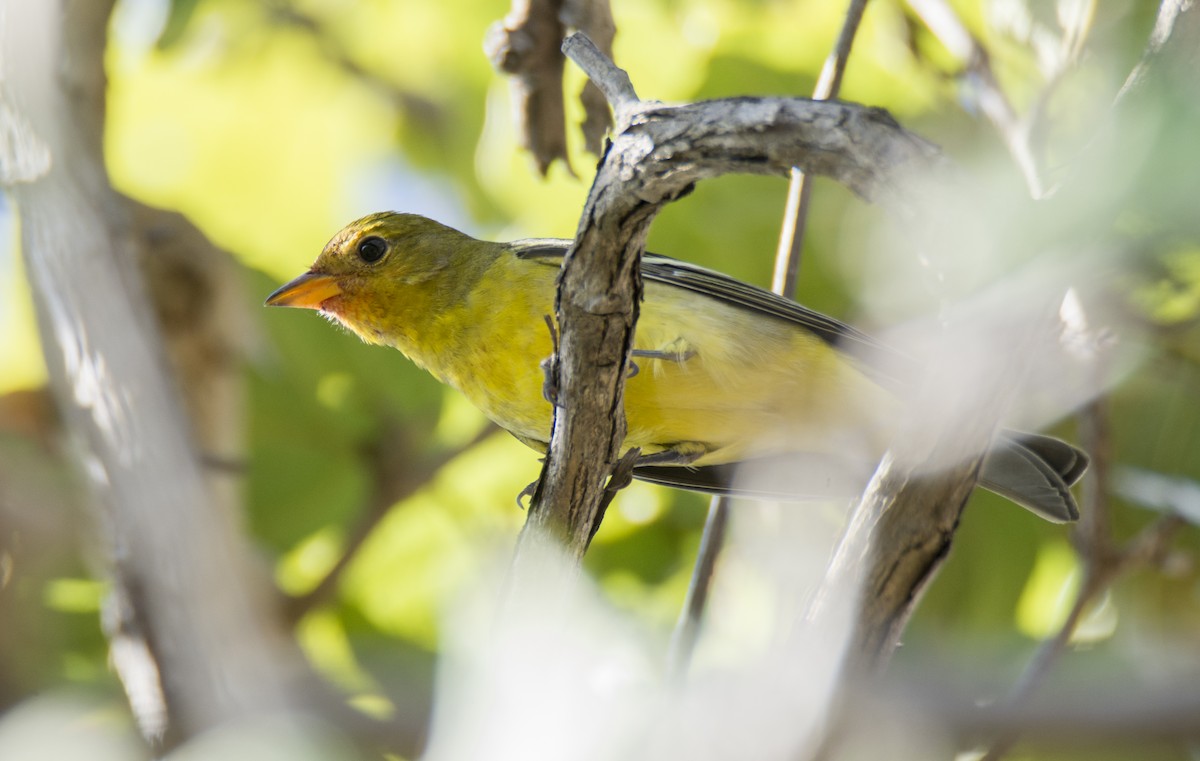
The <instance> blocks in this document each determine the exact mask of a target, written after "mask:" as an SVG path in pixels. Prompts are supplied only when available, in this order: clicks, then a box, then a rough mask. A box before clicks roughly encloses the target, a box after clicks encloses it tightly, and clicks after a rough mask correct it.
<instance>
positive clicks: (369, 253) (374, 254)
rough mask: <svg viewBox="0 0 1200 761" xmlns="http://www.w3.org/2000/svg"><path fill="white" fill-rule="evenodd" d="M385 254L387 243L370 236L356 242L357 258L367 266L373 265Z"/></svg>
mask: <svg viewBox="0 0 1200 761" xmlns="http://www.w3.org/2000/svg"><path fill="white" fill-rule="evenodd" d="M386 253H387V241H385V240H384V239H383V238H378V237H376V236H374V235H372V236H371V237H369V238H363V239H362V240H360V241H359V242H358V256H359V258H361V259H362V260H363V261H364V262H366V263H367V264H374V263H375V262H377V261H379V260H380V259H382V258H383V255H384V254H386Z"/></svg>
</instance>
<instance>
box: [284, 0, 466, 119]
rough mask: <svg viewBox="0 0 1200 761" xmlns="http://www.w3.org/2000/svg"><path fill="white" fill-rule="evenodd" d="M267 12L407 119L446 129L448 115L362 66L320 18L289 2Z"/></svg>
mask: <svg viewBox="0 0 1200 761" xmlns="http://www.w3.org/2000/svg"><path fill="white" fill-rule="evenodd" d="M267 9H268V12H269V14H270V17H271V18H272V19H273V20H274V21H276V22H277V23H280V24H286V25H288V26H290V27H292V28H294V29H299V30H301V31H304V32H307V33H308V34H309V35H311V36H312V38H313V39H314V40H316V42H317V43H318V45H319V46H320V48H321V51H322V52H323V53H324V54H325V57H326V58H328V59H329V60H330V61H331V62H332V63H333V64H334V65H335V66H337V67H338V68H340V69H341V70H342V71H343V72H345V73H346V74H347V75H348V76H350V77H352V78H353V79H356V80H358V81H359V82H362V83H363V84H365V85H367V86H368V87H370V88H371V89H373V90H374V91H375V92H376V93H378V94H379V95H380V97H382V98H384V99H385V100H387V101H388V102H389V103H391V104H392V106H393V107H394V108H395V109H396V110H398V111H400V112H401V113H402V114H404V116H405V117H406V118H408V119H412V120H413V121H415V122H417V123H419V124H421V125H422V126H424V127H425V129H426V130H428V131H429V132H430V133H432V134H437V133H438V132H439V131H441V130H442V129H443V128H444V124H445V121H446V114H445V112H444V110H443V109H442V108H441V107H440V106H439V105H438V104H437V103H435V102H434V101H432V100H430V99H429V98H426V97H424V96H422V95H419V94H417V93H414V92H411V91H409V90H406V89H405V88H403V87H401V86H400V85H399V84H397V83H396V82H394V81H392V80H390V79H388V78H387V77H386V76H385V75H383V74H381V73H380V72H378V71H372V70H371V69H368V68H367V67H365V66H363V65H362V64H361V63H359V62H358V61H357V60H356V59H355V58H354V57H353V56H352V55H351V54H350V52H349V51H348V50H346V46H345V45H343V44H342V43H341V42H340V41H339V40H338V39H337V36H336V35H334V34H333V33H332V32H331V31H330V30H329V29H327V28H326V25H325V23H324V22H323V21H321V20H320V19H319V18H317V17H316V16H314V15H312V14H311V13H308V12H306V11H304V10H302V9H300V8H297V7H296V5H295V3H293V2H290V0H270V2H269V3H268V4H267Z"/></svg>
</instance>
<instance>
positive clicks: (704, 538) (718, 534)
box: [667, 496, 729, 680]
mask: <svg viewBox="0 0 1200 761" xmlns="http://www.w3.org/2000/svg"><path fill="white" fill-rule="evenodd" d="M728 525H729V500H728V499H726V498H725V497H721V496H716V497H713V498H712V501H711V502H710V503H709V505H708V517H707V518H706V519H705V521H704V533H703V534H701V535H700V549H699V550H698V551H697V553H696V563H695V565H694V566H693V567H692V578H691V579H690V580H689V581H688V588H687V595H686V596H685V597H684V599H683V609H682V610H680V611H679V620H678V621H676V623H675V629H674V631H672V632H671V645H670V647H669V648H668V650H667V674H668V675H669V676H670V677H671V678H673V679H677V680H679V679H682V678H683V676H684V674H686V673H687V669H688V665H689V664H690V663H691V661H692V652H693V651H694V650H695V649H696V637H697V636H698V635H699V633H700V622H701V621H702V620H703V618H704V608H705V606H706V605H707V604H708V593H709V591H710V590H711V589H712V579H713V573H714V572H715V571H716V568H717V557H718V556H719V555H720V554H721V549H722V547H724V546H725V532H726V530H727V529H728Z"/></svg>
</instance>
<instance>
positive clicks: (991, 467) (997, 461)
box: [979, 431, 1088, 523]
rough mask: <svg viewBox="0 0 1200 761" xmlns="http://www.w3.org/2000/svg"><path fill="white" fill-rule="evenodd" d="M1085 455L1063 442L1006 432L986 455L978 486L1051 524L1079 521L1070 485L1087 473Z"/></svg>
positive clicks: (1041, 436)
mask: <svg viewBox="0 0 1200 761" xmlns="http://www.w3.org/2000/svg"><path fill="white" fill-rule="evenodd" d="M1087 466H1088V456H1087V454H1086V453H1084V452H1083V450H1081V449H1078V448H1076V447H1074V446H1071V445H1070V444H1068V443H1067V442H1065V441H1061V440H1059V439H1056V438H1053V437H1051V436H1043V435H1041V434H1036V433H1016V432H1014V431H1006V432H1005V433H1003V434H1001V437H1000V439H999V441H997V442H996V446H995V447H994V448H993V449H992V451H991V452H989V453H988V456H987V459H986V460H984V462H983V470H982V471H981V472H980V474H979V484H980V486H982V487H984V488H985V489H987V490H989V491H994V492H996V493H997V494H999V495H1000V496H1002V497H1007V498H1008V499H1011V500H1012V501H1013V502H1016V503H1017V504H1018V505H1020V506H1021V507H1024V508H1025V509H1026V510H1029V511H1031V512H1033V513H1034V514H1035V515H1039V516H1041V517H1042V518H1045V519H1046V520H1048V521H1052V522H1054V523H1068V522H1070V521H1076V520H1079V506H1078V505H1076V504H1075V498H1074V497H1073V496H1072V495H1071V485H1072V484H1074V483H1075V482H1076V481H1078V480H1079V478H1080V476H1082V475H1083V472H1084V471H1085V470H1087Z"/></svg>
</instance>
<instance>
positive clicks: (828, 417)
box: [266, 212, 1087, 522]
mask: <svg viewBox="0 0 1200 761" xmlns="http://www.w3.org/2000/svg"><path fill="white" fill-rule="evenodd" d="M570 243H571V242H570V241H567V240H553V239H536V240H523V241H515V242H512V243H493V242H489V241H482V240H476V239H475V238H472V237H470V236H468V235H465V234H463V233H461V232H458V231H457V230H454V229H451V228H449V227H446V226H445V225H442V224H439V223H437V222H434V221H433V220H430V219H426V218H424V217H421V216H417V215H414V214H400V213H395V212H385V213H379V214H372V215H370V216H367V217H363V218H362V219H360V220H358V221H356V222H353V223H351V224H350V225H348V226H347V227H345V228H344V229H343V230H342V231H341V232H339V233H338V234H337V235H335V236H334V237H333V239H332V240H331V241H330V242H329V243H328V245H326V246H325V249H324V251H322V252H321V255H320V256H318V257H317V260H316V261H315V262H314V263H313V265H312V267H311V268H310V269H309V271H308V272H306V273H304V274H303V275H301V276H299V277H297V278H296V279H295V280H293V281H291V282H290V283H288V284H286V285H284V286H283V287H281V288H279V289H278V290H277V291H275V292H274V293H272V294H271V295H270V296H269V297H268V298H267V301H266V303H267V305H268V306H291V307H303V308H307V309H315V310H318V311H320V312H321V313H322V314H324V315H326V316H328V317H330V318H332V319H334V320H336V321H337V322H339V323H341V324H342V325H344V326H346V327H347V328H349V329H350V330H351V331H353V332H354V333H356V334H357V335H359V336H360V337H361V338H362V339H363V340H365V341H367V342H368V343H373V344H384V345H388V346H392V347H395V348H397V349H399V350H400V351H401V352H403V353H404V354H405V355H407V356H408V357H409V359H411V360H412V361H413V362H415V363H416V364H417V365H419V366H421V367H423V368H425V369H426V370H428V371H429V372H430V373H432V374H433V375H434V376H435V377H437V378H438V379H439V380H441V381H442V382H444V383H447V384H449V385H451V386H453V387H454V388H456V389H458V390H459V391H461V392H462V393H463V394H464V395H466V397H467V398H468V399H469V400H470V401H471V402H473V403H474V404H475V405H476V406H477V407H478V408H479V409H480V410H482V411H483V413H484V414H485V415H487V416H488V417H489V418H491V419H492V420H494V421H495V422H496V423H497V424H499V425H500V426H501V427H503V428H505V429H506V430H508V431H509V432H510V433H512V434H513V435H514V436H516V437H517V438H518V439H519V440H521V441H522V442H524V443H526V444H528V445H529V446H531V447H533V448H534V449H537V450H540V451H543V452H544V451H545V450H546V448H547V446H548V444H547V442H548V441H549V439H550V423H551V414H552V408H551V405H550V402H549V401H547V400H546V399H545V398H544V395H543V380H544V379H543V373H542V370H541V368H540V361H541V360H542V359H544V358H546V357H548V356H549V355H550V354H551V352H552V351H553V339H552V335H551V330H550V328H549V327H548V325H547V317H548V316H549V315H552V314H553V313H554V298H555V289H556V287H557V286H556V276H557V274H558V271H559V266H560V264H561V261H562V257H563V255H564V254H565V252H566V250H567V248H568V246H569V245H570ZM642 275H643V279H644V284H645V287H644V301H643V303H642V307H641V314H640V317H639V319H638V323H637V330H636V334H635V339H634V348H633V352H632V357H631V363H632V365H631V367H630V368H629V374H628V377H627V381H626V389H625V414H626V418H627V423H628V432H627V435H626V438H625V442H624V447H625V448H630V447H639V448H640V449H641V456H640V459H639V460H638V467H637V468H636V469H635V473H634V474H635V476H637V477H640V478H643V479H646V480H649V481H654V482H658V483H665V484H669V485H673V486H679V487H682V488H687V489H694V490H698V491H704V492H710V493H733V494H750V495H753V494H761V495H769V496H773V497H788V496H792V497H801V496H819V495H822V494H826V493H836V492H837V491H838V490H839V489H845V488H846V485H847V483H849V484H857V486H858V488H861V486H862V484H863V483H865V479H866V478H867V477H868V476H869V475H870V472H871V470H872V469H873V467H874V463H875V461H877V460H878V458H879V457H880V456H881V455H882V453H883V451H884V450H885V449H886V447H887V445H888V444H889V442H890V439H891V436H892V435H893V433H894V426H895V422H896V420H897V419H898V417H899V414H900V409H899V407H900V404H901V402H900V401H899V398H898V396H897V390H898V385H899V384H900V382H899V381H897V380H895V379H893V378H890V377H889V375H888V368H889V367H890V366H891V365H890V363H889V362H887V361H881V358H882V357H888V356H894V353H889V352H888V350H887V349H886V348H885V347H883V346H881V345H880V344H879V343H877V342H875V341H873V340H872V339H871V338H869V337H868V336H866V335H865V334H863V333H861V332H859V331H857V330H855V329H854V328H851V327H850V326H848V325H844V324H843V323H841V322H838V321H837V320H834V319H832V318H830V317H826V316H824V315H822V314H818V313H816V312H813V311H812V310H809V309H806V308H805V307H803V306H801V305H799V304H797V303H796V302H794V301H791V300H788V299H785V298H782V297H780V296H778V295H776V294H774V293H771V292H770V291H766V290H763V289H761V288H757V287H755V286H752V285H748V284H746V283H742V282H740V281H738V280H735V279H733V278H731V277H728V276H726V275H722V274H720V273H718V272H714V271H712V270H708V269H705V268H702V267H698V266H695V265H692V264H688V263H686V262H682V261H678V260H674V259H669V258H666V257H661V256H656V255H653V254H647V255H646V256H645V257H644V258H643V261H642ZM798 463H799V464H798ZM745 464H752V465H759V466H761V465H763V464H772V465H781V466H782V467H757V468H752V469H751V472H752V473H754V474H757V475H754V476H751V477H739V478H737V479H736V480H735V479H734V477H733V475H732V474H733V471H734V469H735V468H736V467H739V466H743V465H745ZM1086 467H1087V456H1086V455H1085V454H1084V453H1083V452H1081V451H1080V450H1078V449H1076V448H1075V447H1073V446H1071V445H1069V444H1067V443H1065V442H1062V441H1059V440H1058V439H1054V438H1050V437H1048V436H1041V435H1037V434H1020V433H1004V434H1001V436H1000V437H998V442H997V444H996V445H995V446H994V448H993V449H992V451H991V452H989V454H988V457H987V459H986V460H985V462H984V467H983V470H982V474H981V478H980V483H981V484H982V485H983V486H984V487H986V488H988V489H990V490H992V491H995V492H997V493H999V494H1002V495H1004V496H1006V497H1008V498H1010V499H1012V500H1013V501H1015V502H1017V503H1018V504H1020V505H1022V506H1024V507H1026V508H1028V509H1030V510H1032V511H1033V512H1035V513H1037V514H1038V515H1040V516H1042V517H1044V518H1046V519H1048V520H1051V521H1056V522H1062V521H1072V520H1075V519H1077V518H1078V517H1079V513H1078V508H1077V507H1076V505H1075V501H1074V499H1073V498H1072V496H1071V493H1070V490H1069V487H1070V485H1071V484H1073V483H1074V482H1075V481H1077V480H1078V479H1079V477H1080V476H1081V475H1082V473H1083V471H1084V469H1085V468H1086ZM797 471H801V472H804V473H805V474H807V476H808V477H809V478H808V479H807V480H806V481H805V483H804V484H803V485H797V484H796V482H795V481H794V479H792V478H790V476H792V475H794V474H795V473H796V472H797Z"/></svg>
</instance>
